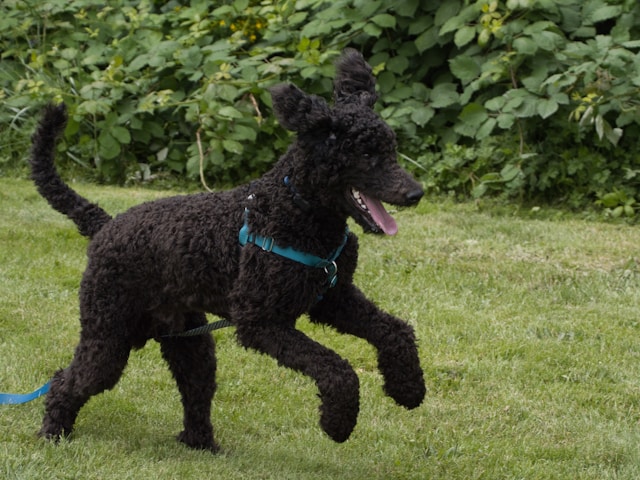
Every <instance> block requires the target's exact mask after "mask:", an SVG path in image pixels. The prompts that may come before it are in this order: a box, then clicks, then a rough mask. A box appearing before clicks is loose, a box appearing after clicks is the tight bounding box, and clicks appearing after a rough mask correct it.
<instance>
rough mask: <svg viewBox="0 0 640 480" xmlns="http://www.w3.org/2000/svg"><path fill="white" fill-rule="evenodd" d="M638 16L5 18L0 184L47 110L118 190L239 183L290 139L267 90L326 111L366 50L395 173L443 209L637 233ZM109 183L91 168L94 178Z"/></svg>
mask: <svg viewBox="0 0 640 480" xmlns="http://www.w3.org/2000/svg"><path fill="white" fill-rule="evenodd" d="M639 30H640V5H639V4H638V2H637V1H635V0H586V1H585V0H561V1H550V0H507V1H496V0H478V1H473V0H464V1H463V0H440V1H438V0H434V1H430V2H420V1H419V0H401V1H397V2H384V1H382V0H337V1H327V0H297V1H293V0H290V1H273V0H264V1H259V0H235V1H225V2H216V3H215V4H214V3H213V2H209V1H204V0H191V1H188V0H172V1H168V2H165V1H158V0H143V1H133V0H108V1H104V0H75V1H71V0H66V1H58V2H53V1H49V2H35V1H31V0H5V1H3V2H2V4H1V5H0V51H1V52H2V53H1V57H0V58H1V62H2V63H1V65H0V100H1V101H2V107H1V108H0V142H1V145H2V154H1V155H2V156H1V157H0V158H1V159H2V160H1V161H2V162H3V163H2V164H0V168H7V167H9V166H11V165H15V164H16V163H18V162H21V161H22V160H23V159H24V156H25V152H26V151H27V150H28V144H29V135H30V132H31V129H32V124H33V121H34V120H33V118H34V116H35V114H36V113H37V111H38V109H39V108H40V106H41V105H42V104H44V103H45V102H47V101H49V100H50V99H52V98H55V99H57V100H64V101H65V102H66V103H67V104H68V105H69V108H70V111H71V113H72V120H71V122H70V125H69V128H68V129H67V132H66V145H64V146H63V148H64V150H65V152H66V153H67V157H68V160H67V162H68V163H67V164H68V166H75V165H79V166H81V167H82V168H83V169H84V168H86V169H87V171H88V172H95V173H97V176H98V178H99V179H101V180H103V181H107V182H118V183H123V182H127V181H131V180H147V179H150V178H154V177H156V176H158V175H160V174H165V173H167V172H169V173H177V174H179V175H186V176H188V177H190V178H196V177H197V176H198V175H199V174H200V169H202V173H203V175H204V176H205V177H206V178H207V179H208V180H209V182H210V183H213V184H216V185H228V184H235V183H238V182H241V181H244V180H247V179H248V178H251V177H254V176H257V175H259V174H260V173H262V172H263V171H265V170H266V169H267V168H268V167H269V166H270V165H271V164H272V163H273V161H274V160H275V159H276V157H277V156H278V155H279V154H280V153H281V152H282V151H283V150H284V148H286V145H287V143H288V141H289V134H288V133H287V132H285V131H284V130H282V129H281V128H280V127H279V126H278V125H277V124H276V123H275V122H274V119H273V117H272V115H271V114H270V98H269V94H268V87H269V86H271V85H273V84H275V83H278V82H282V81H291V82H295V83H296V84H298V85H300V86H301V87H303V88H304V89H306V90H307V91H309V92H313V93H317V94H320V95H324V96H327V95H328V94H329V93H330V92H331V90H332V88H331V77H332V74H333V66H332V62H333V60H334V59H335V58H336V57H337V56H338V55H339V52H340V50H341V49H342V48H344V47H345V46H353V47H356V48H358V49H360V50H362V51H363V53H364V54H365V56H366V57H367V58H368V59H369V62H370V63H371V65H372V66H373V67H374V70H375V72H376V74H377V75H378V87H379V90H380V93H381V102H380V104H379V106H378V108H379V110H380V113H381V115H382V116H383V117H384V118H385V119H386V120H387V121H388V122H389V124H390V125H391V126H392V127H393V128H394V129H395V130H396V131H397V133H398V135H399V139H400V152H399V153H400V155H401V158H402V159H403V161H404V162H405V163H406V165H407V166H408V167H410V168H412V169H413V170H414V171H415V173H416V174H417V175H419V176H420V177H421V178H422V179H423V180H424V182H425V184H426V186H427V187H428V188H429V189H430V190H431V191H435V192H453V193H454V194H456V195H464V196H469V195H472V196H475V197H481V196H483V195H490V194H491V195H495V194H499V195H503V196H505V197H507V198H513V199H518V200H520V201H536V202H538V201H545V202H563V203H564V204H566V205H569V206H571V207H582V206H584V205H585V204H589V203H591V202H593V201H594V200H596V199H598V202H599V203H600V204H601V205H602V206H603V207H605V208H607V209H608V210H607V211H608V212H610V213H611V214H612V215H615V216H619V215H630V216H631V215H634V214H635V211H636V208H637V207H638V202H637V200H636V199H640V191H639V187H640V153H638V152H639V148H638V139H639V138H640V115H639V105H640V103H639V101H638V93H639V92H638V90H639V89H640V54H639V53H638V52H639V50H640V35H639ZM94 167H95V170H93V169H94Z"/></svg>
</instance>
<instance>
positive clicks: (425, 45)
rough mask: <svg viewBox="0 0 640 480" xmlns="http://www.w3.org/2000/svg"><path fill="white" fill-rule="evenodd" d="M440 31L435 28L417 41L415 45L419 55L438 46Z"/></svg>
mask: <svg viewBox="0 0 640 480" xmlns="http://www.w3.org/2000/svg"><path fill="white" fill-rule="evenodd" d="M438 38H439V37H438V29H437V28H436V27H435V26H433V27H431V28H429V29H428V30H427V31H425V32H424V33H422V34H421V35H420V36H419V37H418V38H416V39H415V41H414V43H415V45H416V48H417V49H418V52H419V53H423V52H425V51H427V50H429V49H430V48H432V47H433V46H435V45H437V44H438Z"/></svg>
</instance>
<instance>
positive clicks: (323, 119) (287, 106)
mask: <svg viewBox="0 0 640 480" xmlns="http://www.w3.org/2000/svg"><path fill="white" fill-rule="evenodd" d="M270 92H271V100H272V101H273V112H274V113H275V115H276V118H277V119H278V122H280V125H282V126H283V127H284V128H286V129H287V130H292V131H294V132H298V133H304V132H308V131H310V130H318V129H321V128H322V127H326V125H327V124H330V122H331V111H330V110H329V106H328V105H327V102H325V100H324V99H323V98H321V97H318V96H316V95H308V94H306V93H305V92H303V91H302V90H300V89H299V88H298V87H296V86H295V85H292V84H285V85H276V86H275V87H272V88H271V89H270Z"/></svg>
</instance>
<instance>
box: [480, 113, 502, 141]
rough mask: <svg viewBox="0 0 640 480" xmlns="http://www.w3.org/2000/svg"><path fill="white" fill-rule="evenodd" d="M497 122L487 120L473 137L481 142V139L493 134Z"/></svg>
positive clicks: (495, 120) (490, 119) (493, 119)
mask: <svg viewBox="0 0 640 480" xmlns="http://www.w3.org/2000/svg"><path fill="white" fill-rule="evenodd" d="M497 123H498V120H497V119H495V118H487V120H486V121H485V122H484V123H483V124H482V125H481V126H480V128H479V129H478V131H477V132H476V135H475V137H476V138H477V139H478V140H482V139H483V138H487V137H488V136H489V135H491V133H492V132H493V129H494V128H495V126H496V124H497Z"/></svg>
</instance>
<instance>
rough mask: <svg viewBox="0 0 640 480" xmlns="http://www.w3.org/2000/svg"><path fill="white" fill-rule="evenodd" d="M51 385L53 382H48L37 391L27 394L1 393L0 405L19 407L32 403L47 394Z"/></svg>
mask: <svg viewBox="0 0 640 480" xmlns="http://www.w3.org/2000/svg"><path fill="white" fill-rule="evenodd" d="M50 385H51V382H47V383H45V384H44V385H43V386H41V387H40V388H39V389H37V390H36V391H34V392H31V393H25V394H20V393H0V405H18V404H20V403H27V402H30V401H31V400H35V399H36V398H39V397H41V396H43V395H44V394H45V393H47V392H48V391H49V386H50Z"/></svg>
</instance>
